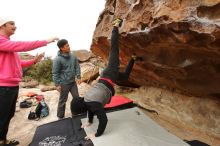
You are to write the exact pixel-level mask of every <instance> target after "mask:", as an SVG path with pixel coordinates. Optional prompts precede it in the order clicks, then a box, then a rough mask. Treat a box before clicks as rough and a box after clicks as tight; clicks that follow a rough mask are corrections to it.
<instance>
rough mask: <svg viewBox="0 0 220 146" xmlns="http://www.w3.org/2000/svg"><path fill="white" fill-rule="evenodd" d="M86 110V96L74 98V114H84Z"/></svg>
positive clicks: (72, 109) (72, 110) (72, 107)
mask: <svg viewBox="0 0 220 146" xmlns="http://www.w3.org/2000/svg"><path fill="white" fill-rule="evenodd" d="M86 111H87V110H86V106H85V102H84V98H82V97H76V98H73V100H72V101H71V112H72V114H73V115H78V114H83V113H85V112H86Z"/></svg>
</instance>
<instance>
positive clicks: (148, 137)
mask: <svg viewBox="0 0 220 146" xmlns="http://www.w3.org/2000/svg"><path fill="white" fill-rule="evenodd" d="M107 116H108V125H107V127H106V130H105V133H104V134H103V135H102V136H101V137H97V138H95V139H93V140H92V142H93V144H94V146H189V145H188V144H187V143H185V142H184V141H183V140H181V139H180V138H178V137H176V136H175V135H173V134H171V133H169V132H168V131H167V130H165V129H164V128H163V127H161V126H160V125H158V124H157V123H156V122H154V121H153V120H152V119H150V118H149V117H147V116H146V115H145V114H144V113H143V112H142V111H141V110H140V109H139V108H137V107H134V108H130V109H126V110H121V111H115V112H111V113H107ZM86 121H87V119H86V118H84V119H82V122H83V123H84V122H86ZM97 127H98V120H97V119H96V118H94V123H93V124H92V125H91V126H90V127H87V128H85V131H86V133H87V134H89V133H92V132H93V133H94V132H96V130H97Z"/></svg>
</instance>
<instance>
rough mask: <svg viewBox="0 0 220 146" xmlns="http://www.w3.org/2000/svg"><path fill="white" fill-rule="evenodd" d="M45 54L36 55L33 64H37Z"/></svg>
mask: <svg viewBox="0 0 220 146" xmlns="http://www.w3.org/2000/svg"><path fill="white" fill-rule="evenodd" d="M44 55H45V53H41V54H39V55H38V54H37V55H36V56H35V57H34V64H36V63H38V62H40V61H41V59H42V58H43V57H44Z"/></svg>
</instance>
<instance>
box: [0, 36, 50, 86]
mask: <svg viewBox="0 0 220 146" xmlns="http://www.w3.org/2000/svg"><path fill="white" fill-rule="evenodd" d="M46 45H47V41H46V40H43V41H28V42H27V41H25V42H24V41H10V39H9V38H8V37H7V36H4V35H0V86H18V84H19V82H20V81H21V79H22V67H28V66H31V65H32V64H34V60H33V59H32V60H28V61H24V60H20V58H19V56H18V53H17V52H26V51H30V50H34V49H36V48H39V47H42V46H46Z"/></svg>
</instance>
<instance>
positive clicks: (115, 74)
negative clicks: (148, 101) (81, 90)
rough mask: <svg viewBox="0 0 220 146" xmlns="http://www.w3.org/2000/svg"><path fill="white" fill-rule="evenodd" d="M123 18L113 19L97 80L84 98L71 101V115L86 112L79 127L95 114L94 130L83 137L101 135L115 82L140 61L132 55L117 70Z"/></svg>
mask: <svg viewBox="0 0 220 146" xmlns="http://www.w3.org/2000/svg"><path fill="white" fill-rule="evenodd" d="M122 22H123V20H122V19H120V18H118V19H115V20H114V21H113V30H112V35H111V50H110V52H109V58H108V65H107V67H106V68H105V69H104V70H103V72H102V73H101V75H100V78H99V80H98V82H97V83H96V84H95V85H93V86H92V87H91V88H90V90H88V92H86V94H85V96H84V98H83V97H78V98H74V99H73V100H72V102H71V112H72V114H73V115H79V114H82V113H86V112H88V122H87V123H84V124H82V126H81V128H85V127H88V126H90V125H91V124H92V123H93V117H94V115H96V116H97V118H98V121H99V124H98V129H97V131H96V132H94V133H91V134H88V135H87V136H86V137H85V139H87V140H88V139H94V138H95V137H99V136H101V135H102V134H103V133H104V131H105V128H106V125H107V122H108V118H107V115H106V112H105V109H104V106H105V105H106V104H107V103H110V101H111V98H112V96H114V94H115V90H114V86H115V83H117V82H119V81H121V80H127V79H128V78H129V75H130V73H131V70H132V68H133V65H134V62H135V61H137V60H139V61H142V58H141V57H137V56H136V55H133V56H132V57H131V60H130V61H129V63H128V65H127V67H126V69H125V72H119V62H120V61H119V47H118V42H119V30H118V28H119V27H121V25H122Z"/></svg>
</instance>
